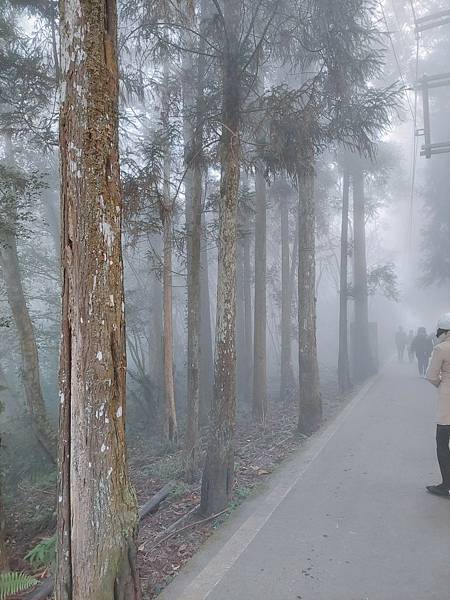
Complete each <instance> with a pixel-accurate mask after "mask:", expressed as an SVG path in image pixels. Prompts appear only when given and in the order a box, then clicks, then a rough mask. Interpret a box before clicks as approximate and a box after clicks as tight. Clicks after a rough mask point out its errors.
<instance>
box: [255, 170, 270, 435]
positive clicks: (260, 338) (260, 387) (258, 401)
mask: <svg viewBox="0 0 450 600" xmlns="http://www.w3.org/2000/svg"><path fill="white" fill-rule="evenodd" d="M255 205H256V207H255V304H254V309H255V318H254V320H253V322H254V343H253V350H254V354H253V357H254V358H253V418H254V419H255V420H256V422H257V423H261V424H263V423H265V420H266V417H267V364H266V363H267V359H266V327H267V300H266V182H265V180H264V177H263V175H262V173H261V172H260V171H259V170H258V171H257V172H256V176H255Z"/></svg>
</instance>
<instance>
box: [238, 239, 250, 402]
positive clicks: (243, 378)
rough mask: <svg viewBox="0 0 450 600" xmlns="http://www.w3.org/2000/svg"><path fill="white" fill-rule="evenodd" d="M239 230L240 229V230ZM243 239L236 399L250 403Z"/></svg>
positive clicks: (240, 251)
mask: <svg viewBox="0 0 450 600" xmlns="http://www.w3.org/2000/svg"><path fill="white" fill-rule="evenodd" d="M238 229H239V228H238ZM242 241H243V240H242V237H241V238H240V239H239V241H238V245H237V259H236V397H237V401H238V402H241V401H244V402H248V397H247V395H246V394H247V393H248V389H247V382H248V361H247V358H248V357H247V356H246V354H245V352H246V344H245V295H244V287H245V282H244V277H245V276H244V248H243V244H242Z"/></svg>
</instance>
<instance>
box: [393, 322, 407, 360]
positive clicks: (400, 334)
mask: <svg viewBox="0 0 450 600" xmlns="http://www.w3.org/2000/svg"><path fill="white" fill-rule="evenodd" d="M406 342H407V337H406V333H405V331H404V330H403V327H402V326H401V325H400V327H399V328H398V330H397V333H396V334H395V345H396V346H397V355H398V362H403V355H404V354H405V348H406Z"/></svg>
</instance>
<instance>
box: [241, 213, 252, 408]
mask: <svg viewBox="0 0 450 600" xmlns="http://www.w3.org/2000/svg"><path fill="white" fill-rule="evenodd" d="M244 229H245V231H246V235H245V236H244V239H243V241H242V244H243V264H242V270H243V274H242V275H243V278H244V328H245V356H246V372H247V379H246V383H245V389H246V397H247V402H249V403H250V399H251V391H252V373H253V369H252V364H253V323H252V316H253V315H252V269H251V262H250V243H251V235H250V224H249V218H248V213H247V212H246V213H245V214H244Z"/></svg>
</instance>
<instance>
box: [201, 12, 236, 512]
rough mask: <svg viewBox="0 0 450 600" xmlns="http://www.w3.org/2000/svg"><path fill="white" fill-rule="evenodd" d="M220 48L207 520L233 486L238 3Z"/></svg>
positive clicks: (204, 499) (205, 475)
mask: <svg viewBox="0 0 450 600" xmlns="http://www.w3.org/2000/svg"><path fill="white" fill-rule="evenodd" d="M223 11H224V21H225V22H224V27H225V28H226V32H225V36H224V37H225V42H224V43H225V45H226V46H225V48H224V55H223V57H222V60H223V64H222V69H223V82H222V86H223V87H222V90H223V91H222V94H223V116H222V119H223V120H222V123H223V128H222V139H221V168H222V173H221V184H220V201H219V237H218V275H217V316H216V335H215V355H214V403H213V407H212V410H211V419H210V427H209V436H208V448H207V454H206V464H205V469H204V472H203V480H202V497H201V505H200V510H201V512H202V513H203V514H205V515H211V514H214V513H216V512H219V511H220V510H223V509H224V508H225V506H226V505H227V504H228V502H229V500H230V498H231V494H232V491H233V482H234V449H233V430H234V417H235V405H236V390H235V381H236V374H235V370H236V347H235V324H236V213H237V205H238V194H239V176H240V155H241V141H240V131H239V130H240V119H241V115H240V106H241V98H240V64H239V55H240V49H239V25H240V17H241V0H228V1H227V2H225V3H224V5H223Z"/></svg>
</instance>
